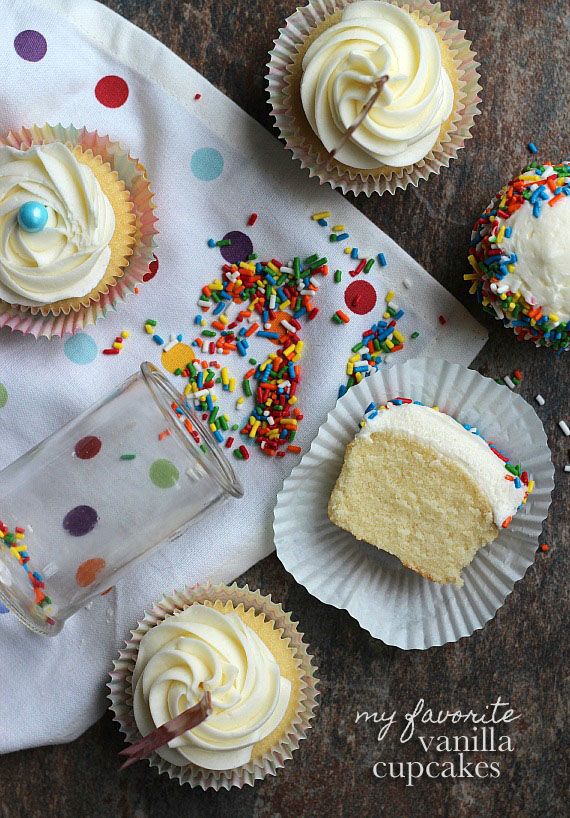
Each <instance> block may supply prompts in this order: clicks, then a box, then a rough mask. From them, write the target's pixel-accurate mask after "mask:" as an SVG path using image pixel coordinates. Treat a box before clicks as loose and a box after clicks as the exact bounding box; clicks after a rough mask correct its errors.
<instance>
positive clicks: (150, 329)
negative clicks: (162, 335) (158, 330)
mask: <svg viewBox="0 0 570 818" xmlns="http://www.w3.org/2000/svg"><path fill="white" fill-rule="evenodd" d="M144 328H145V330H146V331H147V332H148V334H149V335H154V327H152V326H151V325H150V324H145V325H144Z"/></svg>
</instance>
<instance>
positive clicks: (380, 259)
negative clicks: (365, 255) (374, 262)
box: [378, 253, 388, 267]
mask: <svg viewBox="0 0 570 818" xmlns="http://www.w3.org/2000/svg"><path fill="white" fill-rule="evenodd" d="M378 264H379V265H380V267H387V266H388V262H387V261H386V256H385V255H384V253H378Z"/></svg>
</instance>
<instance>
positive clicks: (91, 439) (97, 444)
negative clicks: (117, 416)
mask: <svg viewBox="0 0 570 818" xmlns="http://www.w3.org/2000/svg"><path fill="white" fill-rule="evenodd" d="M101 446H102V443H101V440H100V439H99V438H98V437H95V435H87V436H86V437H82V438H81V440H78V441H77V443H76V444H75V456H76V457H78V458H79V459H80V460H91V458H92V457H97V455H98V454H99V452H100V451H101Z"/></svg>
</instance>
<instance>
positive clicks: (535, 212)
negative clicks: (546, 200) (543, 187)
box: [532, 202, 540, 219]
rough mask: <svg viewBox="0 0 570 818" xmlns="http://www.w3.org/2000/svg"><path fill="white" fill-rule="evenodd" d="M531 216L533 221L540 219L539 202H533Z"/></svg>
mask: <svg viewBox="0 0 570 818" xmlns="http://www.w3.org/2000/svg"><path fill="white" fill-rule="evenodd" d="M532 215H533V216H534V218H535V219H539V218H540V202H535V203H534V204H533V206H532Z"/></svg>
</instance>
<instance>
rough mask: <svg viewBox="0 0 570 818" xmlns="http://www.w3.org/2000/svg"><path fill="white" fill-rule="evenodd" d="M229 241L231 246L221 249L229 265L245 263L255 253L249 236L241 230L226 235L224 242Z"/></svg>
mask: <svg viewBox="0 0 570 818" xmlns="http://www.w3.org/2000/svg"><path fill="white" fill-rule="evenodd" d="M226 239H229V241H231V244H228V246H227V247H220V252H221V254H222V256H223V257H224V258H225V260H226V261H227V262H228V264H239V262H240V261H245V260H246V259H247V257H248V256H250V255H251V254H252V253H253V244H252V242H251V239H250V238H249V236H246V235H245V233H242V232H241V231H240V230H232V231H230V232H229V233H226V235H225V236H224V240H226Z"/></svg>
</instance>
